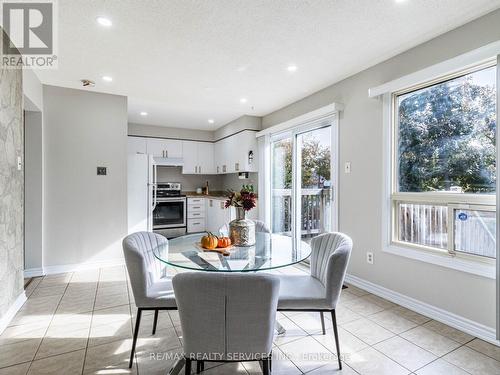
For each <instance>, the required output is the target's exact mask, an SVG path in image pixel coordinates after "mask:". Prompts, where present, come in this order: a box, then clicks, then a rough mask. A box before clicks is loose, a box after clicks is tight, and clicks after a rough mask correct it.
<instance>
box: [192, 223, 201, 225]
mask: <svg viewBox="0 0 500 375" xmlns="http://www.w3.org/2000/svg"><path fill="white" fill-rule="evenodd" d="M200 224H201V223H193V225H200Z"/></svg>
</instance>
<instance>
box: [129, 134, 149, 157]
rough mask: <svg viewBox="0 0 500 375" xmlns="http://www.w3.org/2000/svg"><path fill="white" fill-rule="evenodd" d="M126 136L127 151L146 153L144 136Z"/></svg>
mask: <svg viewBox="0 0 500 375" xmlns="http://www.w3.org/2000/svg"><path fill="white" fill-rule="evenodd" d="M127 138H128V140H127V151H128V153H129V154H147V152H148V150H147V144H146V138H144V137H132V136H129V137H127Z"/></svg>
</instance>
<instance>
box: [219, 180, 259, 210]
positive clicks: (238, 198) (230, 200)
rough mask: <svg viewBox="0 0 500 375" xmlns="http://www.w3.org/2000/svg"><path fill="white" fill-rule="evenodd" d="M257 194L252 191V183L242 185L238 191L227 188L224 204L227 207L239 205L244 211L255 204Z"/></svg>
mask: <svg viewBox="0 0 500 375" xmlns="http://www.w3.org/2000/svg"><path fill="white" fill-rule="evenodd" d="M256 203H257V196H256V195H255V193H254V189H253V186H252V185H243V188H242V189H241V190H240V192H235V191H233V190H228V192H227V200H226V203H225V204H224V206H225V207H226V208H229V207H239V208H243V209H244V210H245V211H250V210H251V209H252V208H254V207H255V206H256Z"/></svg>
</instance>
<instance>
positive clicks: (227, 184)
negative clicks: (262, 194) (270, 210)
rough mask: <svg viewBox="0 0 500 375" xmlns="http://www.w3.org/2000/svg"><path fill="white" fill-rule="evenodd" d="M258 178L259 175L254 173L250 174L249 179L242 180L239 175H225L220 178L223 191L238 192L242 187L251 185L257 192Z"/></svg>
mask: <svg viewBox="0 0 500 375" xmlns="http://www.w3.org/2000/svg"><path fill="white" fill-rule="evenodd" d="M258 176H259V174H258V173H256V172H253V173H249V174H248V178H246V179H244V180H240V179H239V178H238V173H230V174H224V175H222V176H220V177H222V190H227V189H232V190H236V191H237V190H240V189H241V185H243V184H245V185H248V184H251V185H253V187H254V189H255V192H257V184H258V182H259V180H258Z"/></svg>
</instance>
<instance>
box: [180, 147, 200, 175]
mask: <svg viewBox="0 0 500 375" xmlns="http://www.w3.org/2000/svg"><path fill="white" fill-rule="evenodd" d="M197 143H198V142H191V141H182V154H183V159H184V165H183V166H182V173H184V174H196V173H197V171H198V150H197Z"/></svg>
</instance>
